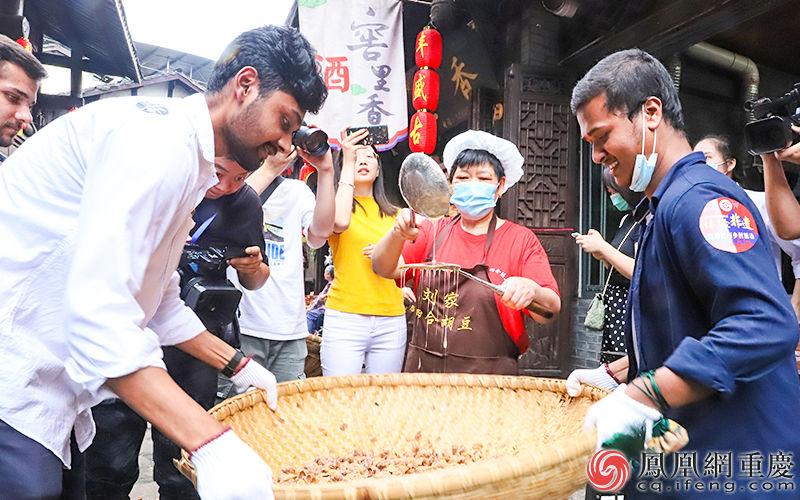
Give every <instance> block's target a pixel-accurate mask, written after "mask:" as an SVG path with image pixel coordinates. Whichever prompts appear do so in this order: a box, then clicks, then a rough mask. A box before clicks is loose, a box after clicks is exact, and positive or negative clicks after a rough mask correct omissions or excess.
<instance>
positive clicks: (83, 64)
mask: <svg viewBox="0 0 800 500" xmlns="http://www.w3.org/2000/svg"><path fill="white" fill-rule="evenodd" d="M36 58H37V59H39V62H41V63H42V64H49V65H50V66H58V67H60V68H70V69H71V68H72V67H73V65H76V64H77V65H79V66H80V68H81V71H86V72H87V73H97V74H99V75H107V74H108V72H107V71H105V68H106V67H107V66H108V64H106V63H98V62H96V61H92V60H91V59H82V60H80V61H75V60H73V59H72V58H70V57H66V56H58V55H55V54H37V55H36ZM114 76H120V75H114Z"/></svg>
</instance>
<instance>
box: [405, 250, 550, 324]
mask: <svg viewBox="0 0 800 500" xmlns="http://www.w3.org/2000/svg"><path fill="white" fill-rule="evenodd" d="M405 269H420V270H426V271H450V272H458V274H460V275H461V276H464V277H465V278H468V279H471V280H472V281H474V282H476V283H478V284H480V285H482V286H484V287H486V288H488V289H489V290H491V291H493V292H494V293H496V294H497V295H503V294H505V293H506V290H505V288H503V287H502V286H498V285H495V284H493V283H489V282H488V281H486V280H482V279H480V278H478V277H476V276H473V275H471V274H470V273H468V272H466V271H464V270H463V269H461V266H459V265H458V264H445V263H440V262H433V263H430V262H429V263H422V264H404V265H402V266H400V270H405ZM525 309H527V310H528V311H530V312H532V313H533V314H536V315H538V316H541V317H543V318H546V319H550V318H552V317H553V313H552V312H550V311H548V310H546V309H545V308H543V307H542V306H540V305H539V304H537V303H535V302H531V303H530V304H528V305H527V306H525Z"/></svg>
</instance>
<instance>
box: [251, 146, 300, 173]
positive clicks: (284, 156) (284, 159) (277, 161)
mask: <svg viewBox="0 0 800 500" xmlns="http://www.w3.org/2000/svg"><path fill="white" fill-rule="evenodd" d="M297 150H298V148H297V147H294V148H292V149H291V150H290V151H284V152H281V151H278V152H277V153H275V154H274V155H270V156H267V157H266V158H265V159H264V162H263V163H262V164H261V167H260V168H265V169H267V170H268V171H269V172H270V173H271V174H272V178H273V179H274V178H275V177H278V176H279V175H281V174H282V173H283V171H284V170H286V168H287V167H288V166H289V165H290V164H291V163H292V162H294V160H295V159H296V158H297Z"/></svg>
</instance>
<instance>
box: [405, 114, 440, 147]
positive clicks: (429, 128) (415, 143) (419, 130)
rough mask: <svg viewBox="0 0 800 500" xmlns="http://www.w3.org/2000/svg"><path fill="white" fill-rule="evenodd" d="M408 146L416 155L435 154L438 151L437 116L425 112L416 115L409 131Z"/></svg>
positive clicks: (412, 118)
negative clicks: (434, 151)
mask: <svg viewBox="0 0 800 500" xmlns="http://www.w3.org/2000/svg"><path fill="white" fill-rule="evenodd" d="M408 146H409V148H410V149H411V151H412V152H414V153H426V154H431V153H433V150H434V149H436V115H434V114H433V113H431V112H430V111H424V110H423V111H417V112H416V113H414V116H412V117H411V127H410V129H409V131H408Z"/></svg>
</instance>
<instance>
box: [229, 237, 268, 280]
mask: <svg viewBox="0 0 800 500" xmlns="http://www.w3.org/2000/svg"><path fill="white" fill-rule="evenodd" d="M245 252H246V253H247V257H237V258H235V259H230V260H228V264H230V265H231V267H233V268H234V269H236V272H237V273H238V275H239V282H240V283H241V284H242V286H243V287H245V288H247V289H248V290H257V289H259V288H261V287H262V286H264V283H266V281H267V278H269V266H267V264H266V263H264V261H263V259H262V257H261V249H260V248H259V247H257V246H252V247H247V248H246V249H245Z"/></svg>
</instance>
